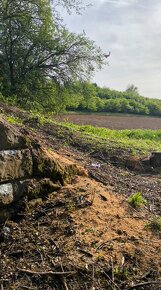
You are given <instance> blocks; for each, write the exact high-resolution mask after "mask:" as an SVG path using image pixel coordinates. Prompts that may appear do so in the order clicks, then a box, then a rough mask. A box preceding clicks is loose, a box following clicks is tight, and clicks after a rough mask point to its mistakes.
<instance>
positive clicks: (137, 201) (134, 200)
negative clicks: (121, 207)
mask: <svg viewBox="0 0 161 290" xmlns="http://www.w3.org/2000/svg"><path fill="white" fill-rule="evenodd" d="M128 202H129V204H130V205H131V206H132V207H134V208H138V207H141V206H142V205H143V204H146V203H147V201H146V200H145V199H144V198H143V197H142V193H141V192H136V193H134V194H132V195H131V196H130V197H129V199H128Z"/></svg>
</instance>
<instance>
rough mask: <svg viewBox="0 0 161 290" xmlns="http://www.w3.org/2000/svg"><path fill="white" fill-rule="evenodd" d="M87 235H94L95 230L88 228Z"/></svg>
mask: <svg viewBox="0 0 161 290" xmlns="http://www.w3.org/2000/svg"><path fill="white" fill-rule="evenodd" d="M86 233H94V229H93V228H87V229H86Z"/></svg>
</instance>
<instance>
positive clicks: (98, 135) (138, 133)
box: [61, 122, 161, 154]
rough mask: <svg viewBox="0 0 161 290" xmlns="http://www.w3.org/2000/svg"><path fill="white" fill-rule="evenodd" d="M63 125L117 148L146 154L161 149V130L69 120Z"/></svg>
mask: <svg viewBox="0 0 161 290" xmlns="http://www.w3.org/2000/svg"><path fill="white" fill-rule="evenodd" d="M61 125H62V126H64V127H67V128H68V129H69V130H72V131H74V132H79V133H80V134H83V135H84V136H85V135H86V136H87V137H93V138H94V139H95V140H96V139H97V140H100V141H102V142H103V141H104V142H105V143H106V144H108V145H110V146H111V145H112V146H114V147H115V148H117V147H118V148H122V149H131V152H132V153H134V154H137V153H138V152H140V153H141V154H146V153H148V152H151V151H160V150H161V130H142V129H138V130H111V129H107V128H98V127H94V126H90V125H86V126H82V125H75V124H73V123H67V122H63V123H61Z"/></svg>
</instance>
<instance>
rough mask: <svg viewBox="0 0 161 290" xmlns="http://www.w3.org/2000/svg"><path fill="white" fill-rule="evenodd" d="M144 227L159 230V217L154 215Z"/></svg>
mask: <svg viewBox="0 0 161 290" xmlns="http://www.w3.org/2000/svg"><path fill="white" fill-rule="evenodd" d="M145 227H146V228H149V229H151V230H152V231H155V232H161V217H160V216H155V217H154V218H153V219H152V220H151V221H150V222H149V223H148V224H147V225H146V226H145Z"/></svg>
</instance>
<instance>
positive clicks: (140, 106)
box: [67, 82, 161, 116]
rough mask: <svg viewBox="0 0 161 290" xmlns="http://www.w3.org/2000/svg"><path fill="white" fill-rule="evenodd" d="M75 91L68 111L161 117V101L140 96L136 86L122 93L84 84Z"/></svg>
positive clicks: (80, 84)
mask: <svg viewBox="0 0 161 290" xmlns="http://www.w3.org/2000/svg"><path fill="white" fill-rule="evenodd" d="M73 91H75V98H74V97H73V98H71V99H70V100H71V101H72V103H71V104H69V105H67V109H68V110H77V111H89V112H111V113H128V114H140V115H153V116H161V100H158V99H149V98H145V97H142V96H140V94H139V93H138V89H137V88H136V87H135V86H134V85H129V86H128V88H127V89H126V91H124V92H120V91H116V90H111V89H109V88H101V87H99V86H98V85H97V84H91V83H88V82H84V83H77V84H75V86H73ZM72 94H73V93H72Z"/></svg>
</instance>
